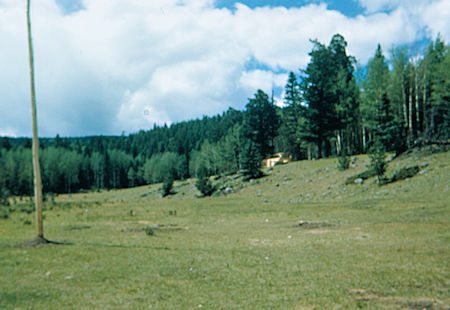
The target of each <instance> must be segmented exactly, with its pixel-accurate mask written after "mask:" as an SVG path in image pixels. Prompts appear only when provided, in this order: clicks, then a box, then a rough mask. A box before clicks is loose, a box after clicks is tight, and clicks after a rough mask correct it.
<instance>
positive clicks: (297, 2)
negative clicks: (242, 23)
mask: <svg viewBox="0 0 450 310" xmlns="http://www.w3.org/2000/svg"><path fill="white" fill-rule="evenodd" d="M236 2H239V3H243V4H245V5H246V6H248V7H250V8H256V7H263V6H271V7H277V6H283V7H285V8H295V7H297V8H298V7H302V6H305V5H308V4H318V3H321V2H323V3H325V4H326V5H327V6H328V8H329V9H330V10H336V11H339V12H341V13H342V14H344V15H346V16H351V17H354V16H357V15H359V14H362V13H364V8H363V7H361V6H360V5H359V3H358V2H357V1H354V0H328V1H317V0H285V1H279V0H247V1H229V0H216V1H215V5H216V6H217V7H219V8H221V7H225V8H228V9H231V10H233V9H234V8H235V4H236Z"/></svg>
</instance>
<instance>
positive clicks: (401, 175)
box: [390, 166, 419, 183]
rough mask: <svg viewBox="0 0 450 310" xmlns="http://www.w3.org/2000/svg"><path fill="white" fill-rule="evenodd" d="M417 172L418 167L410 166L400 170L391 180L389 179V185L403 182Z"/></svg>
mask: <svg viewBox="0 0 450 310" xmlns="http://www.w3.org/2000/svg"><path fill="white" fill-rule="evenodd" d="M418 172H419V166H410V167H405V168H402V169H400V170H398V171H396V172H395V173H394V175H393V176H392V178H391V179H390V183H393V182H395V181H400V180H404V179H407V178H412V177H413V176H415V175H416V174H417V173H418Z"/></svg>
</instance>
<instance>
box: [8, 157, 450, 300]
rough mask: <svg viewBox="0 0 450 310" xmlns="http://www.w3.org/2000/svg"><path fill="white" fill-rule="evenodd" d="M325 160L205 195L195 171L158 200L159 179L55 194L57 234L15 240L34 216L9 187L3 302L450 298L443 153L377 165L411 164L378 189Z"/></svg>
mask: <svg viewBox="0 0 450 310" xmlns="http://www.w3.org/2000/svg"><path fill="white" fill-rule="evenodd" d="M336 162H337V160H336V159H325V160H317V161H300V162H295V163H290V164H288V165H283V166H276V167H275V168H274V169H273V170H272V171H268V172H267V173H268V176H267V177H265V178H262V179H260V180H258V181H256V182H251V183H240V181H239V180H234V181H233V180H232V178H229V182H230V183H229V184H230V185H229V186H230V187H233V189H234V192H233V193H231V194H229V195H226V196H220V197H212V198H201V199H200V198H196V197H195V195H197V194H198V191H197V190H196V189H195V186H194V183H195V180H188V181H181V182H176V183H175V188H174V190H175V191H176V192H177V194H176V195H173V196H170V197H168V198H164V199H162V198H160V197H159V193H158V188H159V187H160V185H152V186H144V187H139V188H133V189H127V190H120V191H109V192H107V191H104V192H99V193H85V194H84V193H81V194H73V195H60V196H58V197H56V198H55V200H54V201H48V202H46V209H47V210H46V211H45V212H44V214H45V220H44V225H45V227H44V229H45V236H46V238H48V239H50V240H54V241H60V242H66V243H69V244H67V245H45V246H42V247H23V246H19V245H18V244H20V243H23V242H25V241H27V240H30V239H32V238H33V237H34V235H35V227H34V224H35V220H34V213H30V214H28V213H26V212H21V211H20V208H21V206H25V205H26V203H27V202H25V201H24V200H22V201H20V199H19V198H16V199H15V204H14V203H13V205H12V206H13V207H14V208H15V209H16V211H15V212H13V213H11V214H10V218H9V219H0V309H199V308H202V309H337V308H340V309H358V308H363V309H450V293H449V289H450V274H449V262H450V248H449V245H450V242H449V241H450V229H449V228H450V208H449V205H450V191H449V185H450V182H449V180H450V167H449V164H450V152H442V153H431V152H430V153H412V154H410V155H409V156H406V157H403V158H399V159H395V160H394V161H392V162H391V163H390V164H389V169H388V171H387V175H388V176H389V175H392V174H393V173H394V171H395V170H397V169H399V168H401V167H406V166H409V165H413V164H414V165H419V166H420V167H421V168H420V169H421V171H420V172H419V174H418V175H416V176H415V177H413V178H411V179H406V180H403V181H398V182H395V183H392V184H389V185H386V186H381V187H379V186H377V185H376V184H375V178H371V179H369V180H366V181H365V182H364V183H363V184H354V185H344V183H345V180H346V178H348V177H350V176H353V175H355V174H357V173H359V172H362V171H364V170H365V169H366V165H367V163H368V158H367V157H366V156H357V160H356V161H355V162H354V164H353V167H352V168H351V169H349V170H347V171H344V172H341V171H338V169H337V168H336ZM219 181H220V180H219ZM233 182H234V183H233ZM30 221H31V222H32V223H31V225H29V224H26V223H29V222H30ZM299 222H300V224H299ZM147 227H151V228H152V229H153V231H154V235H152V236H150V235H147V234H146V228H147Z"/></svg>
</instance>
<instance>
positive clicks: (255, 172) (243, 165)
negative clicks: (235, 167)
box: [239, 140, 263, 180]
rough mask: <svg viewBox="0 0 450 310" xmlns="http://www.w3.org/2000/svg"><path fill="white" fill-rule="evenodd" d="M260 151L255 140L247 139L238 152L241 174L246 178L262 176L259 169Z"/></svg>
mask: <svg viewBox="0 0 450 310" xmlns="http://www.w3.org/2000/svg"><path fill="white" fill-rule="evenodd" d="M262 158H263V157H262V156H261V153H259V147H258V146H257V145H256V143H255V142H253V141H251V140H247V141H246V142H245V144H244V147H243V149H242V151H241V153H240V159H239V165H240V170H241V174H242V175H243V176H244V177H245V179H246V180H250V179H257V178H260V177H262V176H263V173H262V171H261V169H260V168H261V160H262Z"/></svg>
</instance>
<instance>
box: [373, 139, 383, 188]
mask: <svg viewBox="0 0 450 310" xmlns="http://www.w3.org/2000/svg"><path fill="white" fill-rule="evenodd" d="M369 158H370V164H369V167H370V168H371V169H372V170H373V171H374V172H375V175H376V176H377V179H378V185H381V183H382V177H383V174H384V173H385V172H386V166H387V163H386V160H385V159H386V153H385V152H384V149H383V145H382V144H381V142H379V141H377V142H376V143H375V145H374V147H373V151H372V153H371V154H370V155H369Z"/></svg>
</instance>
